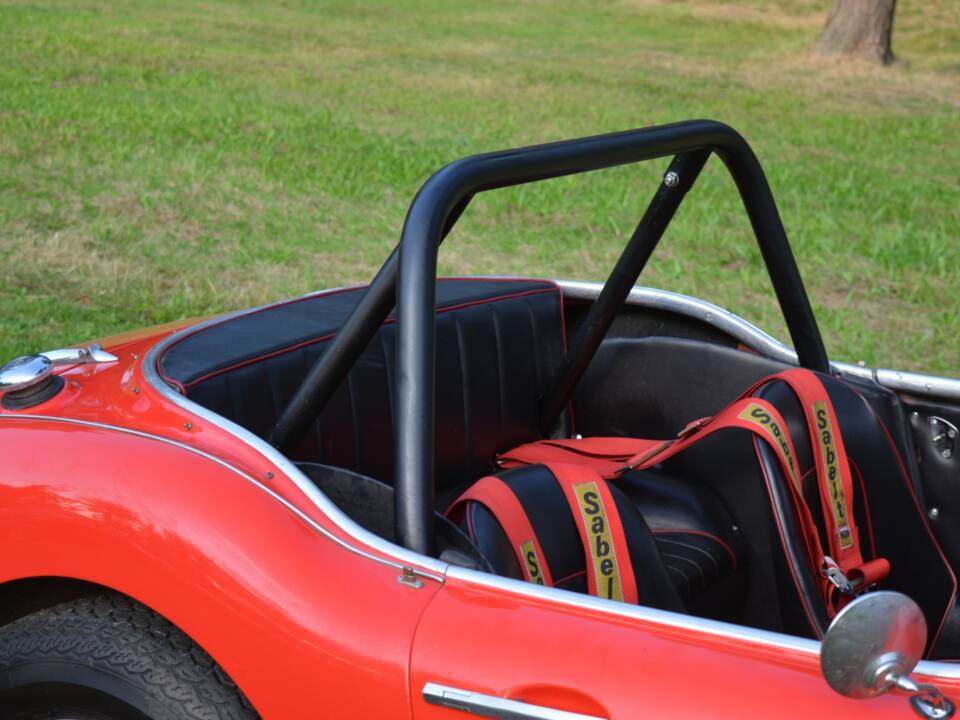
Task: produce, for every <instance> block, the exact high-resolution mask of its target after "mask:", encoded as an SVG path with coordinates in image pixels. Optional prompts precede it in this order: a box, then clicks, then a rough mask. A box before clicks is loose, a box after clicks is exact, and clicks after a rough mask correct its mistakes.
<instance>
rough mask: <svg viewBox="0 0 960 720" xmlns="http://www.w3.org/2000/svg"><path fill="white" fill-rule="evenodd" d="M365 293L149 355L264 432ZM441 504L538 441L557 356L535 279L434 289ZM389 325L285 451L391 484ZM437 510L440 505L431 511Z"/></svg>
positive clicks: (561, 340)
mask: <svg viewBox="0 0 960 720" xmlns="http://www.w3.org/2000/svg"><path fill="white" fill-rule="evenodd" d="M362 291H363V289H362V288H353V289H348V290H343V291H333V292H330V293H326V294H321V295H315V296H309V297H306V298H301V299H298V300H294V301H292V302H289V303H282V304H280V305H274V306H271V307H268V308H265V309H263V310H258V311H254V312H251V313H248V314H244V315H241V316H239V317H235V318H232V319H231V318H228V319H226V320H224V321H223V322H220V323H216V324H214V325H211V326H208V327H206V328H203V329H201V330H199V331H198V332H195V333H192V334H187V335H185V336H184V337H183V338H182V339H180V340H179V341H178V342H176V343H174V344H172V345H171V346H170V347H169V348H168V349H167V351H166V352H165V353H164V354H163V356H162V357H161V358H160V360H159V368H160V371H161V374H162V376H163V377H164V378H165V379H166V380H167V381H168V382H170V383H171V384H173V385H174V386H176V387H178V388H179V389H180V390H181V392H183V393H184V394H186V395H187V396H188V397H189V398H190V399H191V400H194V401H195V402H197V403H199V404H201V405H203V406H204V407H207V408H209V409H210V410H213V411H214V412H216V413H218V414H220V415H222V416H224V417H226V418H227V419H229V420H232V421H234V422H236V423H238V424H240V425H242V426H243V427H245V428H246V429H248V430H250V431H251V432H253V433H255V434H256V435H258V436H260V437H266V436H267V434H268V433H269V432H270V429H271V428H272V426H273V424H274V423H275V422H276V420H277V418H278V417H279V414H280V413H281V412H282V411H283V409H284V408H285V407H286V404H287V403H288V402H289V400H290V399H291V397H292V396H293V394H294V392H295V391H296V389H297V388H298V387H299V385H300V384H301V383H302V382H303V379H304V377H305V376H306V374H307V372H308V371H309V369H310V368H311V367H312V366H313V364H314V363H315V362H316V361H317V359H318V358H319V357H321V355H322V354H323V353H324V352H325V351H326V349H327V347H328V346H329V342H330V340H331V339H332V338H333V337H334V335H335V334H336V331H337V328H339V327H340V326H341V325H342V324H343V322H344V321H345V320H346V318H347V316H348V315H349V313H350V311H351V310H352V309H353V307H355V305H356V303H357V301H358V300H359V298H360V296H361V294H362ZM436 337H437V373H436V378H437V393H436V398H437V416H436V428H437V436H436V443H435V447H436V479H437V480H436V481H437V490H438V494H439V495H440V500H441V501H443V500H445V499H448V498H449V496H452V494H454V493H455V492H456V490H457V489H458V488H461V487H462V486H463V485H465V484H466V483H469V482H471V481H472V480H475V479H476V478H477V477H479V476H481V475H483V474H486V473H488V472H491V471H492V469H493V468H492V464H491V463H492V459H493V458H494V456H495V455H496V453H497V452H499V451H502V450H506V449H508V448H510V447H513V446H515V445H517V444H519V443H523V442H529V441H530V440H534V439H537V438H539V437H540V431H539V405H540V398H541V396H542V394H543V393H544V392H545V390H546V383H547V381H548V378H549V377H550V376H551V375H552V374H553V373H554V372H555V370H556V367H557V365H558V363H559V362H560V360H561V358H562V356H563V352H564V350H565V337H564V325H563V307H562V297H561V293H560V288H559V287H558V286H557V285H556V284H555V283H553V282H549V281H544V280H497V279H480V278H475V279H441V280H439V281H438V284H437V323H436ZM394 351H395V326H394V320H393V317H392V316H391V318H389V319H388V320H387V322H386V323H385V324H384V326H383V327H382V328H381V329H380V331H379V332H378V333H377V335H376V337H375V338H374V339H373V341H372V342H371V343H370V345H369V346H368V347H367V348H366V350H365V351H364V352H363V354H362V356H361V357H360V359H359V360H358V362H357V363H356V364H355V366H354V367H353V368H352V369H351V371H350V373H349V374H348V375H347V377H346V379H345V380H344V382H343V383H342V385H341V386H340V388H339V389H338V390H337V392H336V393H335V394H334V396H333V398H332V399H331V401H330V403H329V404H328V405H327V407H326V408H325V410H324V411H323V413H322V414H321V415H320V417H319V418H317V420H316V422H315V423H314V425H313V427H312V428H311V430H310V432H309V433H307V435H306V436H305V437H304V438H303V441H302V442H301V444H300V445H299V447H298V448H297V449H296V451H295V452H294V453H292V456H293V458H294V459H296V460H307V461H313V462H319V463H325V464H327V465H334V466H337V467H342V468H346V469H349V470H352V471H355V472H359V473H362V474H364V475H368V476H370V477H373V478H376V479H378V480H381V481H383V482H387V483H392V481H393V468H394V432H393V407H392V401H393V388H394V381H395V377H394V373H395V362H394ZM441 506H442V505H441Z"/></svg>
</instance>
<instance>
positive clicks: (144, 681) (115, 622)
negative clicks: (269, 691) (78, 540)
mask: <svg viewBox="0 0 960 720" xmlns="http://www.w3.org/2000/svg"><path fill="white" fill-rule="evenodd" d="M0 708H3V718H4V719H5V720H6V719H7V718H9V719H10V720H61V719H63V718H70V720H256V719H257V718H258V717H259V716H258V715H257V713H256V711H254V709H253V707H252V706H251V705H250V703H249V702H247V700H246V698H244V696H243V693H241V692H240V689H239V688H238V687H237V686H236V685H235V684H234V683H233V681H232V680H230V678H229V677H228V676H227V674H226V673H225V672H224V671H223V670H221V669H220V667H219V666H218V665H217V664H216V663H215V662H214V661H213V659H212V658H211V657H210V656H209V655H207V653H206V652H204V651H203V650H201V649H200V648H199V647H197V645H196V644H195V643H194V642H192V641H191V640H190V638H188V637H187V636H186V635H184V634H183V633H182V632H181V631H180V630H178V629H177V628H176V627H174V626H173V625H172V624H170V623H169V622H167V621H166V620H164V619H163V618H162V617H160V616H159V615H157V614H156V613H154V612H152V611H151V610H149V609H148V608H146V607H144V606H143V605H140V604H138V603H136V602H134V601H132V600H129V599H127V598H124V597H119V596H112V595H102V596H95V597H88V598H81V599H79V600H74V601H72V602H68V603H64V604H62V605H57V606H56V607H52V608H49V609H47V610H41V611H40V612H37V613H34V614H33V615H28V616H26V617H23V618H20V619H19V620H16V621H14V622H12V623H10V624H9V625H7V626H6V627H3V628H0Z"/></svg>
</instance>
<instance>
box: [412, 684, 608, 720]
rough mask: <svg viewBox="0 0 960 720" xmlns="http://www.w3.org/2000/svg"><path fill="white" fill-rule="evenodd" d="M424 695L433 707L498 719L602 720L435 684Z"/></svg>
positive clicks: (425, 687)
mask: <svg viewBox="0 0 960 720" xmlns="http://www.w3.org/2000/svg"><path fill="white" fill-rule="evenodd" d="M422 694H423V699H424V700H426V701H427V702H428V703H430V704H431V705H438V706H440V707H445V708H450V709H451V710H460V711H461V712H465V713H467V714H468V715H478V716H480V717H488V718H496V719H497V720H526V718H530V720H602V718H599V717H597V716H596V715H584V714H583V713H577V712H568V711H566V710H557V709H556V708H551V707H546V706H544V705H533V704H532V703H526V702H520V701H519V700H509V699H508V698H502V697H497V696H496V695H486V694H484V693H478V692H473V691H471V690H461V689H460V688H455V687H450V686H449V685H440V684H438V683H432V682H428V683H427V684H426V685H424V686H423V691H422Z"/></svg>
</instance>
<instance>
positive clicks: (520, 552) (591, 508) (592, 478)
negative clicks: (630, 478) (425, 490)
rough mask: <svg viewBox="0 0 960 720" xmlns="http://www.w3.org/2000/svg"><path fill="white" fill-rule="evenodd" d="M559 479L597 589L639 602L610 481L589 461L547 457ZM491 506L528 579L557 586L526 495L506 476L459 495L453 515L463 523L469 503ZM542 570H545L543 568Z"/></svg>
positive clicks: (485, 480)
mask: <svg viewBox="0 0 960 720" xmlns="http://www.w3.org/2000/svg"><path fill="white" fill-rule="evenodd" d="M543 464H544V465H545V466H546V468H547V469H548V470H549V471H550V473H551V474H552V475H553V477H554V478H555V479H556V481H557V484H558V485H559V486H560V488H561V490H562V491H563V495H564V498H565V499H566V501H567V504H568V505H569V506H570V513H571V515H572V516H573V519H574V524H575V525H576V526H577V530H578V532H579V534H580V540H581V542H582V544H583V551H584V560H585V563H586V574H587V585H588V588H589V592H590V594H591V595H595V596H597V597H602V598H609V599H611V600H622V601H624V602H628V603H633V604H637V603H638V602H639V591H638V587H637V579H636V576H635V574H634V571H633V562H632V559H631V557H630V550H629V547H628V545H627V535H626V531H625V530H624V527H623V521H622V520H621V518H620V513H619V511H618V510H617V505H616V501H615V500H614V498H613V495H612V494H611V492H610V488H609V487H608V486H607V483H606V481H605V480H604V479H603V477H601V475H600V474H599V473H597V472H596V471H595V470H593V469H592V468H590V467H588V466H586V465H583V464H574V463H559V462H547V463H543ZM469 502H476V503H479V504H481V505H483V506H484V507H485V508H487V509H488V510H489V511H490V512H491V513H492V514H493V516H494V517H495V518H496V519H497V522H499V523H500V526H501V527H502V528H503V531H504V533H505V534H506V536H507V539H508V540H509V541H510V545H511V547H512V548H513V552H514V554H515V555H516V557H517V561H518V562H519V564H520V568H521V570H522V572H523V576H524V579H525V580H528V581H530V582H536V583H538V584H541V585H547V586H551V587H552V586H553V580H552V578H551V576H550V570H549V567H548V565H549V560H548V558H546V557H545V556H544V554H543V549H542V548H541V547H540V543H539V541H538V540H537V537H536V534H535V533H534V531H533V527H532V525H531V524H530V520H529V518H528V517H527V514H526V511H525V510H524V508H523V505H522V504H521V503H520V500H519V499H518V498H517V496H516V495H515V494H514V492H513V491H512V490H511V489H510V487H509V486H508V485H507V484H506V483H505V482H504V481H503V480H501V479H500V478H498V477H496V476H493V475H489V476H487V477H484V478H482V479H481V480H479V481H478V482H476V483H474V484H473V485H472V486H471V487H470V489H468V490H467V491H466V492H465V493H463V495H461V496H460V497H459V498H457V499H456V500H455V501H454V502H453V504H452V505H451V506H450V509H449V510H447V517H448V518H449V519H450V520H451V521H453V522H455V523H459V522H460V521H461V520H462V518H463V514H464V511H465V508H466V505H467V503H469ZM537 570H538V571H539V572H537Z"/></svg>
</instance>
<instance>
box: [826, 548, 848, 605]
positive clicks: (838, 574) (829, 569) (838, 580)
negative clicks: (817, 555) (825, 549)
mask: <svg viewBox="0 0 960 720" xmlns="http://www.w3.org/2000/svg"><path fill="white" fill-rule="evenodd" d="M821 571H822V572H823V575H824V577H826V578H827V580H829V581H830V583H831V584H832V585H833V586H834V587H835V588H837V590H839V591H840V592H841V593H843V594H844V595H847V596H849V597H855V596H856V595H857V587H856V586H855V585H854V584H853V583H852V582H850V580H849V578H847V576H846V575H845V574H844V572H843V570H841V569H840V566H839V565H837V563H836V561H835V560H834V559H833V558H832V557H830V556H829V555H824V556H823V565H822V566H821Z"/></svg>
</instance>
